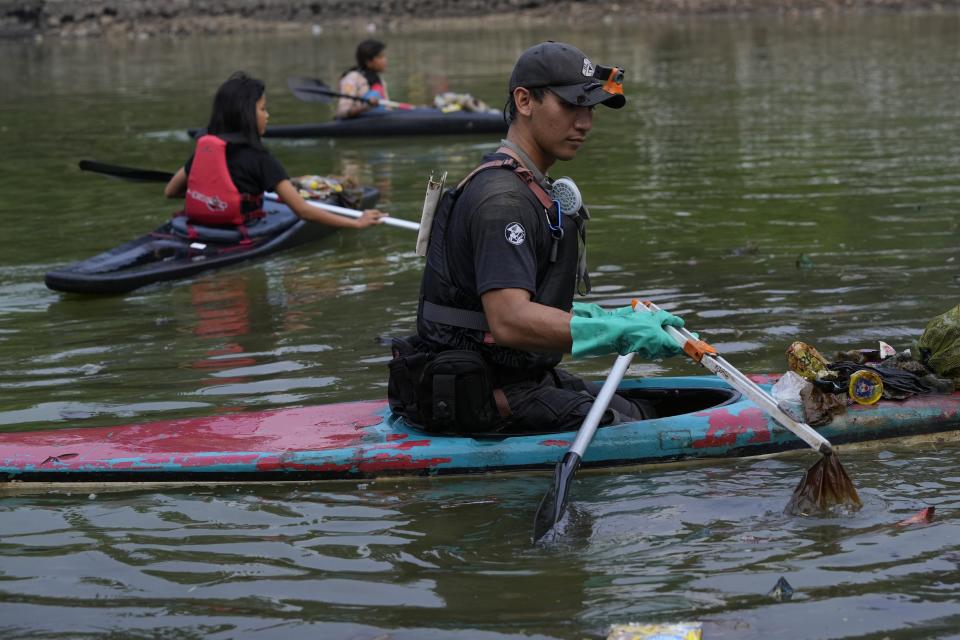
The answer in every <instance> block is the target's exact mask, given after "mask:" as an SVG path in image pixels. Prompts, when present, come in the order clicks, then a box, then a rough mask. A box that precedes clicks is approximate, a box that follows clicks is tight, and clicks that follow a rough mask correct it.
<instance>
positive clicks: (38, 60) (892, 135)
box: [0, 14, 960, 639]
mask: <svg viewBox="0 0 960 640" xmlns="http://www.w3.org/2000/svg"><path fill="white" fill-rule="evenodd" d="M958 34H960V16H957V15H956V14H945V15H906V16H897V15H878V16H874V17H860V18H837V19H823V20H814V19H796V20H788V21H777V20H772V19H764V18H755V19H734V18H729V19H727V18H717V19H708V20H698V21H682V20H676V21H663V22H648V23H645V24H639V23H638V24H629V23H624V24H617V25H613V26H608V27H601V26H600V25H599V24H598V25H584V26H583V27H582V28H578V29H576V30H575V31H574V30H572V29H571V28H569V27H558V28H555V29H554V28H550V26H549V25H543V26H542V27H541V28H538V29H535V30H525V29H521V28H517V29H515V30H508V31H497V32H486V31H483V30H482V29H481V30H471V31H465V32H458V33H454V34H441V33H433V32H429V33H402V34H388V35H386V36H384V39H385V40H386V41H387V42H388V44H389V49H388V53H389V55H390V70H389V79H390V83H391V90H392V93H393V95H394V97H396V98H399V99H403V100H408V101H411V102H423V101H426V100H428V99H429V97H430V95H431V92H432V90H433V89H437V88H442V87H444V86H449V87H450V88H451V89H454V90H459V91H469V92H471V93H473V94H474V95H476V96H478V97H480V98H482V99H484V100H485V101H487V102H488V103H490V104H494V105H500V104H501V103H502V101H503V94H504V92H505V90H504V85H505V83H506V78H507V76H508V74H509V70H510V67H511V65H512V62H513V60H514V59H515V57H516V55H517V54H518V53H519V52H520V51H521V50H522V49H523V48H525V47H526V46H528V45H529V44H532V43H534V42H536V41H539V40H542V39H547V38H555V39H565V40H569V41H572V42H574V43H576V44H577V45H578V46H580V47H581V48H582V49H584V50H586V51H587V52H588V53H589V54H590V55H591V56H592V57H593V58H594V59H595V60H598V61H601V62H605V63H606V62H609V63H612V64H619V65H622V66H624V67H626V68H627V70H628V75H627V77H628V93H629V95H630V98H631V101H630V104H629V105H628V107H627V108H626V109H624V110H622V111H621V112H612V111H603V110H600V111H599V112H598V114H597V118H596V120H595V127H594V132H593V134H592V135H591V139H590V140H589V141H588V143H587V145H586V147H585V148H584V150H583V151H582V152H581V154H580V156H579V157H578V158H577V159H576V160H575V161H573V162H571V163H569V164H565V165H562V166H557V167H556V168H555V169H554V170H553V174H554V175H563V174H567V175H570V176H572V177H574V179H575V180H576V181H577V183H578V184H579V185H580V187H581V190H582V191H583V193H584V196H585V199H586V200H587V202H588V203H589V204H590V205H591V211H592V213H593V214H594V218H595V220H594V222H593V224H592V227H591V232H590V242H591V245H590V246H591V248H590V258H591V269H592V271H593V272H594V283H595V285H596V289H595V291H594V294H593V295H592V296H591V297H590V299H591V300H592V301H595V302H600V303H604V304H617V303H624V302H625V301H627V300H629V299H630V298H632V297H635V296H637V295H641V296H643V297H649V298H652V299H654V300H656V301H657V302H658V303H660V304H661V305H662V306H666V307H668V308H671V309H672V310H674V311H676V312H678V313H680V314H682V315H683V316H684V317H685V318H686V319H687V323H688V326H689V327H691V328H692V329H694V330H697V331H699V332H700V333H701V334H702V335H703V336H704V337H707V338H709V339H710V340H711V342H713V343H715V344H717V345H718V346H719V347H721V348H723V350H724V352H725V353H726V354H727V357H728V359H729V360H731V362H733V363H734V364H736V365H737V366H739V367H740V368H741V369H743V370H745V371H748V372H765V371H782V370H783V369H784V366H785V364H784V359H783V351H784V349H785V348H786V346H787V345H788V344H789V343H790V342H792V341H793V340H795V339H800V340H804V341H806V342H809V343H811V344H814V345H815V346H817V347H818V348H819V349H820V350H821V351H823V352H824V353H831V352H832V351H834V350H837V349H849V348H858V347H872V346H875V345H876V342H877V340H885V341H887V342H889V343H890V344H892V345H894V346H895V347H897V348H898V349H903V348H907V347H909V346H910V344H911V342H912V341H913V340H915V339H916V338H917V337H918V336H919V334H920V332H921V331H922V329H923V326H924V325H925V323H926V321H927V320H928V319H929V318H931V317H932V316H934V315H936V314H938V313H940V312H942V311H944V310H946V309H947V308H949V307H952V306H953V305H955V304H957V302H958V301H960V229H958V220H960V218H958V215H957V210H958V203H960V175H958V169H957V168H958V166H960V103H958V102H957V100H956V91H957V86H958V80H960V71H958V69H960V47H958V42H960V41H958ZM358 38H359V36H355V35H344V34H327V35H322V36H320V37H316V38H314V37H303V38H291V37H289V36H283V37H281V36H243V37H222V38H206V39H200V38H195V39H183V40H163V41H144V42H131V43H122V44H116V43H109V42H102V41H91V42H78V43H56V42H47V43H44V44H39V45H38V44H33V43H25V42H0V56H2V58H3V60H4V64H3V65H0V81H2V86H3V90H2V91H0V148H2V149H3V153H2V154H0V180H2V184H3V194H4V195H3V197H2V198H0V209H2V211H0V238H3V241H4V242H3V249H2V252H0V432H3V431H6V432H9V431H22V430H32V429H47V428H60V427H66V426H91V427H92V426H101V425H108V424H122V423H127V422H135V421H143V420H150V419H155V418H171V417H180V416H194V415H208V414H214V413H218V412H220V411H223V410H226V409H228V408H229V409H235V408H249V409H264V408H270V407H276V406H286V405H292V404H317V403H324V402H334V401H341V400H353V399H365V398H373V397H382V396H383V394H384V390H385V379H386V376H385V362H386V359H387V353H386V349H385V348H384V347H382V346H381V345H380V344H379V343H378V341H377V338H378V336H385V335H397V334H405V333H409V332H411V331H412V328H413V321H414V314H415V295H416V291H417V287H418V283H419V273H420V261H419V259H418V258H417V257H416V256H415V255H414V254H413V240H414V238H413V237H412V234H411V233H410V232H407V231H403V230H398V229H391V228H386V227H384V228H378V229H375V230H372V231H369V232H366V233H351V232H342V233H340V234H338V235H336V236H333V237H332V238H329V239H326V240H323V241H320V242H318V243H315V244H311V245H307V246H303V247H300V248H297V249H294V250H291V251H288V252H285V253H281V254H277V255H275V256H273V257H270V258H268V259H265V260H261V261H257V262H252V263H249V264H245V265H240V266H237V267H233V268H229V269H225V270H222V271H219V272H214V273H209V274H206V275H202V276H199V277H196V278H194V279H190V280H186V281H181V282H176V283H166V284H161V285H156V286H151V287H148V288H144V289H142V290H138V291H137V292H135V293H132V294H128V295H126V296H121V297H81V296H70V295H62V294H58V293H55V292H52V291H49V290H47V289H46V288H45V287H44V285H43V274H44V272H45V271H47V270H49V269H50V268H52V267H54V266H56V265H59V264H62V263H65V262H69V261H74V260H77V259H81V258H83V257H85V256H88V255H91V254H93V253H96V252H99V251H102V250H104V249H107V248H109V247H111V246H114V245H116V244H119V243H120V242H122V241H125V240H127V239H129V238H132V237H134V236H135V235H138V234H140V233H142V232H144V231H146V230H148V229H151V228H153V227H154V226H156V225H158V224H159V222H160V221H161V220H163V219H164V218H165V217H166V216H167V215H169V213H170V212H171V211H172V210H173V209H174V206H173V205H172V204H171V203H170V202H168V201H165V200H164V199H163V197H162V195H161V193H160V191H161V188H160V186H159V185H149V184H131V183H122V182H115V181H110V180H107V179H104V178H101V177H98V176H94V175H91V174H83V173H81V172H79V171H78V170H77V168H76V164H77V161H78V160H80V159H83V158H91V159H96V160H100V161H103V162H109V163H114V164H122V165H132V166H139V167H145V168H155V169H162V170H168V171H172V170H174V169H175V168H176V167H177V166H179V164H181V163H182V162H183V160H184V159H185V158H186V157H187V156H188V154H189V153H190V143H189V142H188V140H187V138H186V136H185V134H184V132H185V130H186V128H187V127H191V126H196V125H202V124H204V122H205V120H206V117H207V110H208V106H209V101H210V97H211V95H212V92H213V90H214V89H215V87H216V86H217V84H218V83H219V82H220V81H221V80H222V79H224V78H225V77H226V76H227V75H229V73H230V72H232V71H234V70H235V69H238V68H243V69H246V70H247V71H249V72H251V73H253V74H254V75H257V76H259V77H261V78H263V79H265V80H266V81H267V83H268V99H269V105H270V111H271V116H272V122H274V123H297V122H307V121H314V120H318V119H319V120H322V119H326V118H327V117H328V115H329V111H328V110H327V109H326V108H325V107H318V106H316V105H308V104H304V103H300V102H297V101H296V100H295V99H294V98H293V97H292V96H290V95H289V94H288V93H287V92H286V91H285V89H284V79H285V78H286V77H287V76H289V75H317V76H320V77H322V78H324V79H326V80H328V81H329V82H333V81H334V80H335V78H336V76H337V75H338V73H339V71H340V70H341V69H342V68H344V67H345V66H347V65H348V64H349V62H350V59H351V57H352V49H353V47H354V44H355V41H356V40H357V39H358ZM495 143H496V140H495V139H491V138H484V137H464V138H452V139H439V138H421V139H414V138H404V139H394V140H387V141H377V140H338V141H328V140H319V141H300V142H284V143H272V144H271V148H272V150H273V152H274V154H275V155H276V156H277V157H278V158H279V159H280V160H281V162H282V163H283V164H284V165H285V166H286V168H287V169H288V171H289V172H290V173H291V174H304V173H321V174H323V173H333V174H350V175H355V176H357V177H359V178H360V179H361V180H362V181H363V182H364V183H367V184H372V185H375V186H377V187H378V188H379V189H380V190H381V205H382V206H383V207H384V208H385V209H388V210H389V211H391V212H392V213H393V214H394V215H396V216H401V217H408V218H413V217H415V216H416V215H417V214H418V212H419V207H420V200H421V199H422V195H423V189H424V184H425V181H426V178H427V176H428V175H429V174H430V172H431V170H433V169H445V170H447V171H449V172H450V174H451V175H452V176H459V175H463V174H465V173H466V172H467V171H468V170H469V169H470V168H471V167H472V166H473V164H474V163H475V162H476V161H477V159H478V158H479V156H480V155H481V154H482V153H484V152H486V151H488V150H490V149H492V148H493V147H494V146H495ZM609 365H610V362H609V361H608V360H607V359H594V360H587V361H582V362H576V363H572V364H571V368H573V369H574V370H575V371H577V372H579V373H581V374H585V375H594V376H597V377H599V376H602V375H603V374H604V373H605V371H606V369H607V367H609ZM633 372H634V373H637V374H647V375H658V374H688V373H697V372H698V370H697V369H696V368H695V367H694V366H693V365H691V364H688V363H685V362H682V361H680V360H676V361H667V362H664V363H658V364H652V363H639V364H637V365H635V366H634V368H633ZM0 437H2V433H0ZM957 451H958V449H957V446H956V445H955V444H952V445H950V444H948V445H942V446H932V445H923V446H919V445H918V446H914V447H907V446H905V445H891V446H888V447H881V448H879V449H876V450H871V451H865V452H863V453H858V454H851V455H848V456H846V458H845V465H846V466H847V468H848V470H849V471H850V473H851V475H852V476H853V477H854V479H855V480H856V481H857V484H858V486H859V487H860V489H861V495H862V496H863V497H864V499H865V503H866V505H865V508H864V510H863V511H862V512H861V513H860V514H858V515H856V516H852V517H839V516H838V517H834V518H827V519H822V520H806V519H795V518H789V517H787V516H784V515H783V514H782V513H781V509H782V507H783V505H784V504H785V502H786V499H787V497H788V496H789V493H790V491H791V490H792V487H793V485H794V484H795V483H796V481H797V480H798V478H799V476H800V474H801V472H802V469H803V468H804V467H805V466H806V464H807V463H809V461H810V460H809V459H808V457H805V456H794V457H786V458H777V459H769V460H745V461H730V462H724V463H719V464H712V465H708V466H696V467H681V468H674V469H657V470H646V471H643V472H636V471H630V472H613V473H604V474H583V475H582V476H578V484H577V486H576V489H575V503H576V509H575V511H576V513H575V514H574V515H575V516H576V518H575V523H574V524H575V525H576V526H575V527H573V529H572V530H571V531H570V532H569V539H570V540H569V544H567V545H564V546H562V547H561V548H553V549H547V550H545V549H531V548H530V546H529V529H530V525H531V521H532V516H533V512H534V510H535V508H536V504H537V501H538V500H539V497H540V495H541V494H542V492H543V490H545V488H546V484H547V478H546V477H545V476H542V477H536V478H533V479H531V478H529V477H525V478H516V477H514V478H509V477H507V478H470V479H465V480H445V481H422V482H415V483H404V484H401V483H394V482H376V483H363V484H359V485H358V484H333V485H310V486H304V487H299V488H289V487H262V488H261V487H256V488H250V487H243V488H225V487H219V488H211V489H183V490H173V491H164V492H162V493H161V492H155V491H146V490H145V491H136V492H122V493H100V494H89V492H83V493H81V494H75V495H62V494H58V495H49V496H11V497H3V498H0V635H2V636H4V637H27V636H30V637H70V638H76V637H151V638H154V637H171V638H173V637H176V638H188V637H212V638H236V637H254V636H255V637H257V638H271V637H277V638H279V637H284V638H286V637H291V636H305V635H307V634H312V635H315V636H317V637H325V638H326V637H329V638H385V637H390V638H417V639H422V638H521V637H523V638H533V637H538V638H539V637H544V638H546V637H549V638H582V637H602V636H604V635H605V633H606V628H607V626H608V625H610V624H612V623H622V622H626V621H629V620H638V621H676V620H700V621H703V622H704V625H705V629H706V635H705V637H709V638H719V637H723V638H769V637H772V636H775V635H776V636H780V637H818V638H828V637H829V638H833V637H849V638H854V637H857V638H874V637H876V638H879V637H884V636H887V637H891V638H914V637H954V636H952V634H955V633H956V629H957V628H958V627H960V607H958V606H957V604H956V602H957V598H958V595H960V587H958V585H960V566H958V563H960V547H958V546H957V543H956V540H957V539H958V533H960V531H958V528H960V518H958V516H957V513H958V507H960V490H958V486H960V466H958V464H957V462H956V457H957V456H956V454H957ZM927 505H935V506H936V507H937V510H938V511H937V519H936V520H935V521H934V524H932V525H930V526H927V527H920V528H911V529H905V528H897V527H891V526H888V525H890V524H892V523H893V522H896V521H898V520H900V519H902V518H904V517H907V516H908V515H910V514H912V513H913V512H914V511H916V510H918V509H919V508H921V507H923V506H927ZM781 575H782V576H785V577H786V578H787V579H788V580H789V581H790V583H791V584H792V585H793V586H794V588H795V589H796V594H795V595H794V598H793V599H792V600H791V601H789V602H777V601H774V600H772V599H771V598H769V597H767V596H766V593H767V592H768V591H769V590H770V589H771V588H772V587H773V585H774V583H775V582H776V581H777V578H778V577H780V576H781Z"/></svg>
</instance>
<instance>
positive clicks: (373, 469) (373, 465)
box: [357, 453, 452, 473]
mask: <svg viewBox="0 0 960 640" xmlns="http://www.w3.org/2000/svg"><path fill="white" fill-rule="evenodd" d="M450 462H452V459H451V458H427V459H424V460H414V459H413V456H407V455H395V456H394V455H390V454H389V453H378V454H377V455H375V456H373V457H372V458H368V459H367V460H361V461H360V462H359V463H358V464H357V469H358V470H359V471H360V472H361V473H377V472H380V471H393V470H404V469H429V468H430V467H436V466H438V465H441V464H449V463H450Z"/></svg>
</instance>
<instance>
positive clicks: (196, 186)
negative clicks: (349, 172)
mask: <svg viewBox="0 0 960 640" xmlns="http://www.w3.org/2000/svg"><path fill="white" fill-rule="evenodd" d="M269 117H270V114H269V113H268V112H267V96H266V87H265V85H264V84H263V82H261V81H260V80H257V79H256V78H251V77H250V76H248V75H246V74H245V73H243V72H242V71H241V72H237V73H234V74H233V75H232V76H230V78H229V79H228V80H227V81H226V82H224V83H223V84H222V85H221V86H220V88H219V89H217V94H216V96H215V97H214V99H213V111H212V113H211V115H210V122H209V124H208V125H207V130H206V134H205V135H203V136H201V137H200V138H199V139H198V140H197V146H196V150H195V151H194V153H193V155H191V156H190V158H189V159H188V160H187V162H186V163H185V164H184V165H183V167H181V168H180V169H179V170H178V171H177V172H176V173H175V174H174V176H173V178H171V179H170V182H168V183H167V186H166V187H165V188H164V195H166V196H167V197H168V198H185V206H184V213H185V214H186V216H187V217H188V218H189V219H190V220H191V221H192V222H196V223H198V224H208V225H233V226H237V227H238V228H240V230H241V231H242V232H244V233H245V231H246V225H247V224H249V223H250V222H252V221H254V220H255V219H257V218H259V217H262V216H263V211H262V210H261V208H260V207H261V205H262V202H263V194H264V192H266V191H275V192H276V194H277V195H278V196H279V197H280V200H281V201H282V202H283V203H284V204H286V205H287V206H288V207H290V209H291V210H293V212H294V213H295V214H297V215H298V216H299V217H301V218H303V219H304V220H309V221H310V222H318V223H320V224H326V225H330V226H333V227H350V228H354V229H362V228H365V227H369V226H370V225H373V224H378V223H379V222H380V219H381V218H382V217H383V216H384V215H386V214H384V213H383V212H381V211H379V210H377V209H367V210H365V211H364V212H363V215H362V216H361V217H359V218H355V219H353V218H345V217H343V216H338V215H336V214H334V213H329V212H327V211H323V210H321V209H318V208H316V207H311V206H310V205H309V204H307V202H306V201H305V200H304V199H303V198H302V197H301V196H300V193H299V192H298V191H297V188H296V187H294V186H293V183H292V182H290V177H289V176H288V175H287V172H286V171H285V170H284V168H283V166H281V164H280V163H279V162H278V161H277V160H276V158H274V157H273V156H272V155H271V154H270V152H269V151H267V149H266V148H265V147H264V146H263V143H262V142H261V140H260V137H261V136H262V135H263V134H264V132H265V131H266V130H267V120H268V119H269Z"/></svg>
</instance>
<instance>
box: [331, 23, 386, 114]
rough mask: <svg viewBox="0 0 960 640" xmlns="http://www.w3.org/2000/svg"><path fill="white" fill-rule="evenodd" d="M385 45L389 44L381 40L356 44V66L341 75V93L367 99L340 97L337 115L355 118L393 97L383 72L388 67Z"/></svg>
mask: <svg viewBox="0 0 960 640" xmlns="http://www.w3.org/2000/svg"><path fill="white" fill-rule="evenodd" d="M386 48H387V45H385V44H383V43H382V42H380V41H379V40H364V41H363V42H361V43H360V44H359V45H357V66H355V67H351V68H350V69H347V71H346V72H345V73H344V74H343V75H342V76H340V93H344V94H346V95H348V96H356V97H358V98H364V100H352V99H350V98H340V99H339V100H338V101H337V112H336V114H335V115H334V117H335V118H337V119H338V120H340V119H343V118H353V117H354V116H358V115H360V114H361V113H363V112H364V111H369V110H371V109H375V108H377V105H378V103H379V102H380V101H381V100H389V99H390V96H389V95H388V94H387V82H386V80H384V79H383V77H382V76H381V75H380V74H382V73H383V72H384V71H386V70H387V54H386V52H385V51H384V49H386Z"/></svg>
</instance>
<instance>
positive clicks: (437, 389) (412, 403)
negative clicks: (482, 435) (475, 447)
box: [387, 336, 499, 434]
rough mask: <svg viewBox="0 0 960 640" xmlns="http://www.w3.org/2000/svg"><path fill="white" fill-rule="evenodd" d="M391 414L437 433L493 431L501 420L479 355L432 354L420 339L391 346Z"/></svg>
mask: <svg viewBox="0 0 960 640" xmlns="http://www.w3.org/2000/svg"><path fill="white" fill-rule="evenodd" d="M391 349H392V351H393V359H392V360H391V361H390V364H389V367H390V380H389V383H388V385H387V398H388V400H389V402H390V410H391V411H393V412H394V413H396V414H398V415H401V416H403V417H404V418H406V419H407V420H409V421H410V422H412V423H414V424H416V425H418V426H420V427H422V428H424V429H426V430H427V431H432V432H437V433H452V434H468V433H478V432H484V431H490V430H491V429H493V428H494V427H495V426H496V425H497V423H498V422H499V414H498V412H497V407H496V403H495V401H494V398H493V384H492V383H491V376H490V369H489V367H488V365H487V363H486V361H485V360H484V358H483V356H482V355H480V354H479V353H477V352H476V351H466V350H450V351H441V352H440V353H434V352H431V351H430V350H429V349H427V347H426V344H425V343H424V342H423V340H421V339H420V338H419V337H418V336H411V337H409V338H394V339H393V340H392V342H391Z"/></svg>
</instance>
